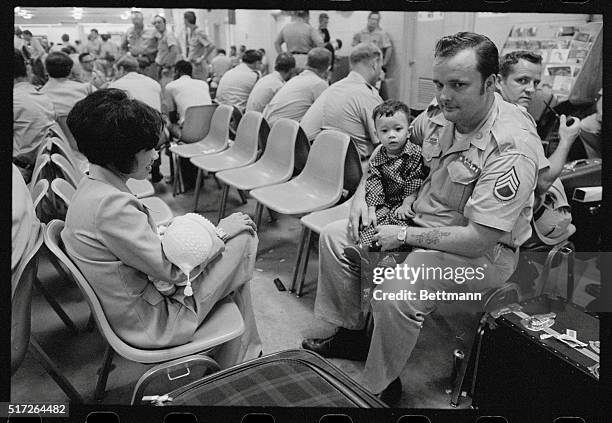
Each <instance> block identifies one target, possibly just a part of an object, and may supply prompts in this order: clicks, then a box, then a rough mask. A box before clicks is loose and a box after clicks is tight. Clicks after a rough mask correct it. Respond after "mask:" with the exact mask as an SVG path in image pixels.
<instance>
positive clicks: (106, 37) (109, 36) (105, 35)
mask: <svg viewBox="0 0 612 423" xmlns="http://www.w3.org/2000/svg"><path fill="white" fill-rule="evenodd" d="M100 38H102V41H107V40H110V38H111V35H110V34H108V33H107V34H100Z"/></svg>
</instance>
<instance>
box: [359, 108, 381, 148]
mask: <svg viewBox="0 0 612 423" xmlns="http://www.w3.org/2000/svg"><path fill="white" fill-rule="evenodd" d="M378 104H380V101H378V100H377V99H375V98H373V97H372V98H368V99H367V100H366V104H364V106H365V107H360V110H361V113H362V117H361V121H362V122H363V126H364V128H365V129H366V131H367V133H368V135H369V137H370V141H371V142H372V144H373V145H377V144H380V141H379V140H378V135H377V134H376V126H375V125H374V119H372V111H373V110H374V108H375V107H376V106H377V105H378Z"/></svg>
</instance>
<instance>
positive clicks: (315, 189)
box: [251, 178, 339, 214]
mask: <svg viewBox="0 0 612 423" xmlns="http://www.w3.org/2000/svg"><path fill="white" fill-rule="evenodd" d="M251 196H252V197H253V198H255V199H256V200H257V201H259V202H260V203H261V204H263V205H264V206H266V207H268V208H269V209H272V210H274V211H276V212H278V213H282V214H302V213H309V212H313V211H317V210H322V209H325V208H327V207H330V206H333V205H334V204H336V202H337V201H338V199H339V195H338V191H337V190H336V188H335V187H331V186H329V185H327V184H323V183H321V184H316V185H315V184H313V182H312V181H305V180H304V179H303V178H302V179H301V180H300V179H299V178H296V179H293V180H291V181H289V182H285V183H284V184H280V185H271V186H268V187H263V188H257V189H254V190H253V191H251Z"/></svg>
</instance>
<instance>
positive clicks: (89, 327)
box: [85, 311, 96, 332]
mask: <svg viewBox="0 0 612 423" xmlns="http://www.w3.org/2000/svg"><path fill="white" fill-rule="evenodd" d="M95 328H96V319H94V315H93V312H91V311H90V312H89V319H87V326H85V331H86V332H91V331H92V330H94V329H95Z"/></svg>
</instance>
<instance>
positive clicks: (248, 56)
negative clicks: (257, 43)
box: [242, 49, 262, 65]
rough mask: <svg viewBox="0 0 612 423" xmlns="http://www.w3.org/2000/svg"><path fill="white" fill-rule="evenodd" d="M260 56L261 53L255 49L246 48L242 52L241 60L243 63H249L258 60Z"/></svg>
mask: <svg viewBox="0 0 612 423" xmlns="http://www.w3.org/2000/svg"><path fill="white" fill-rule="evenodd" d="M261 58H262V55H261V53H260V52H258V51H257V50H253V49H250V50H246V51H245V52H244V54H243V55H242V61H243V62H244V63H247V64H249V65H250V64H252V63H255V62H258V61H260V60H261Z"/></svg>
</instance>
